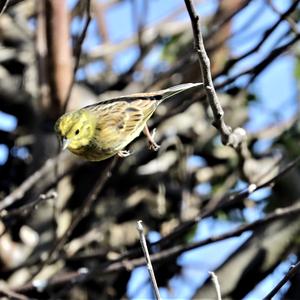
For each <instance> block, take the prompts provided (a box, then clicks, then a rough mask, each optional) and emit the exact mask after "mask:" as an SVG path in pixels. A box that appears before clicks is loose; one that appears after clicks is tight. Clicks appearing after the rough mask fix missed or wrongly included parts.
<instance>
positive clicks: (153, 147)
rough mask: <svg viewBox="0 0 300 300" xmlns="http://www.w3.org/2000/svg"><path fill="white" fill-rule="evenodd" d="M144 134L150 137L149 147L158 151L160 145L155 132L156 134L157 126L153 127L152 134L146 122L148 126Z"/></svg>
mask: <svg viewBox="0 0 300 300" xmlns="http://www.w3.org/2000/svg"><path fill="white" fill-rule="evenodd" d="M144 134H145V135H146V137H147V139H148V145H149V149H150V150H152V151H158V149H159V148H160V146H159V145H158V144H157V143H156V142H155V140H154V138H155V134H156V128H154V129H153V131H152V134H151V133H150V131H149V128H148V126H147V124H146V126H145V128H144Z"/></svg>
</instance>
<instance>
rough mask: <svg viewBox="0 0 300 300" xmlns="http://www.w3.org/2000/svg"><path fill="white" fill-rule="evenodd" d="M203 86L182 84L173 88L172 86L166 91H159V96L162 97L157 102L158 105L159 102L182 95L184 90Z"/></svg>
mask: <svg viewBox="0 0 300 300" xmlns="http://www.w3.org/2000/svg"><path fill="white" fill-rule="evenodd" d="M201 85H203V83H202V82H201V83H183V84H179V85H175V86H172V87H170V88H168V89H165V90H161V91H160V92H161V95H162V98H161V100H159V102H158V104H160V103H161V102H163V101H165V100H167V99H168V98H171V97H173V96H175V95H177V94H179V93H182V92H184V91H186V90H190V89H193V88H195V87H199V86H201Z"/></svg>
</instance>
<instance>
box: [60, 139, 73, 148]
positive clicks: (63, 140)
mask: <svg viewBox="0 0 300 300" xmlns="http://www.w3.org/2000/svg"><path fill="white" fill-rule="evenodd" d="M70 142H71V140H68V139H66V138H62V139H61V146H62V149H63V150H66V149H67V148H68V146H69V144H70Z"/></svg>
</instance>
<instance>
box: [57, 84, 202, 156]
mask: <svg viewBox="0 0 300 300" xmlns="http://www.w3.org/2000/svg"><path fill="white" fill-rule="evenodd" d="M200 85H202V83H186V84H180V85H177V86H174V87H171V88H168V89H165V90H160V91H157V92H150V93H138V94H132V95H128V96H123V97H118V98H113V99H108V100H102V101H100V102H98V103H95V104H92V105H89V106H86V107H83V108H81V109H79V110H76V111H73V112H68V113H66V114H64V115H62V116H61V117H60V118H59V119H58V120H57V121H56V123H55V131H56V133H57V135H58V137H59V139H60V140H61V143H62V148H63V149H68V150H69V151H71V152H72V153H74V154H76V155H78V156H81V157H84V158H85V159H87V160H90V161H100V160H104V159H107V158H109V157H111V156H113V155H115V154H117V155H119V156H121V157H126V156H128V155H130V152H129V151H127V150H124V148H125V147H126V146H127V145H128V144H129V143H130V142H132V141H133V140H134V139H135V138H136V137H138V136H139V135H140V133H141V132H142V131H144V133H145V135H146V136H147V138H148V142H149V147H150V149H152V150H155V151H157V150H158V148H159V145H157V144H156V142H155V141H154V134H153V135H151V134H150V132H149V129H148V126H147V124H146V122H147V121H148V120H149V119H150V117H151V116H152V114H153V113H154V111H155V110H156V108H157V107H158V105H159V104H160V103H162V102H163V101H164V100H166V99H168V98H170V97H172V96H175V95H176V94H178V93H181V92H183V91H185V90H188V89H191V88H194V87H197V86H200ZM154 133H155V132H154Z"/></svg>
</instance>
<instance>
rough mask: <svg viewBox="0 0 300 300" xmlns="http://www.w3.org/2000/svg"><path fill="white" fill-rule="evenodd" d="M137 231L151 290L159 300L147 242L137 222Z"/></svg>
mask: <svg viewBox="0 0 300 300" xmlns="http://www.w3.org/2000/svg"><path fill="white" fill-rule="evenodd" d="M137 230H138V232H139V235H140V242H141V246H142V249H143V253H144V257H145V259H146V262H147V269H148V272H149V275H150V280H151V283H152V286H153V290H154V294H155V298H156V299H157V300H160V299H161V298H160V294H159V289H158V286H157V283H156V279H155V275H154V271H153V267H152V263H151V259H150V255H149V251H148V247H147V242H146V238H145V235H144V227H143V224H142V221H141V220H140V221H138V222H137Z"/></svg>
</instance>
